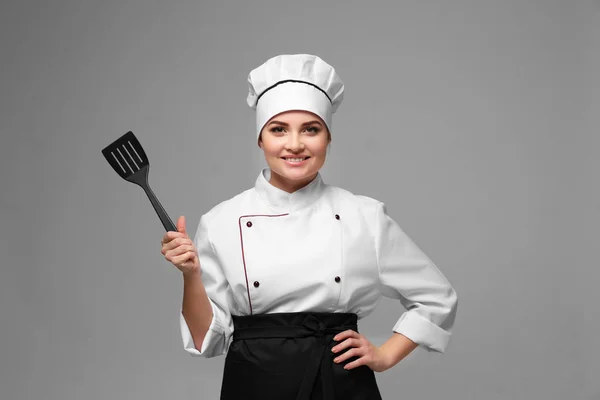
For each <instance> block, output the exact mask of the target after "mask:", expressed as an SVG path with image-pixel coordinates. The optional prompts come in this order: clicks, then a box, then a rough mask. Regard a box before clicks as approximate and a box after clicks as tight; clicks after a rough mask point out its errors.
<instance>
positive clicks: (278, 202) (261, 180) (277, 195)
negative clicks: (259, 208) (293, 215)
mask: <svg viewBox="0 0 600 400" xmlns="http://www.w3.org/2000/svg"><path fill="white" fill-rule="evenodd" d="M269 179H271V169H270V168H268V167H267V168H263V169H262V171H261V172H260V173H259V174H258V178H256V183H255V185H254V188H255V189H256V192H257V193H258V195H259V196H260V197H261V198H262V199H263V200H265V201H266V202H267V203H269V204H270V205H271V206H272V207H273V208H276V209H277V210H279V211H282V212H291V211H296V210H299V209H301V208H303V207H306V206H308V205H310V204H312V203H314V202H315V201H317V199H318V198H319V197H320V196H321V194H323V191H324V190H325V184H324V182H323V179H322V177H321V174H320V173H317V176H316V177H315V179H313V180H312V181H311V182H310V183H309V184H308V185H306V186H304V187H302V188H300V189H298V190H296V191H295V192H293V193H288V192H286V191H285V190H282V189H279V188H278V187H275V186H273V185H272V184H271V183H269Z"/></svg>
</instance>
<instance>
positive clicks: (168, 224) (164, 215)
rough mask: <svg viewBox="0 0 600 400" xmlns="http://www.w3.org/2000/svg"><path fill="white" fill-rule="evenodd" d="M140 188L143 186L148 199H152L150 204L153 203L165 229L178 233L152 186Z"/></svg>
mask: <svg viewBox="0 0 600 400" xmlns="http://www.w3.org/2000/svg"><path fill="white" fill-rule="evenodd" d="M140 186H142V188H143V189H144V192H146V194H147V195H148V198H149V199H150V202H151V203H152V207H154V210H155V211H156V213H157V214H158V218H160V222H162V224H163V226H164V227H165V229H166V230H167V231H173V232H177V227H176V226H175V224H174V223H173V221H171V218H169V215H168V214H167V212H166V211H165V209H164V208H163V206H162V205H161V204H160V201H158V199H157V198H156V195H155V194H154V192H153V191H152V189H150V186H149V185H140Z"/></svg>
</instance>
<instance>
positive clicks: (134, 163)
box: [102, 131, 177, 232]
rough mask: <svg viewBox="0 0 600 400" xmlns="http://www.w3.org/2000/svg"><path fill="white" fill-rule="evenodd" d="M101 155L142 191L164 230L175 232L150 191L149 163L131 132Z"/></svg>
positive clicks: (118, 172)
mask: <svg viewBox="0 0 600 400" xmlns="http://www.w3.org/2000/svg"><path fill="white" fill-rule="evenodd" d="M102 154H103V155H104V158H106V161H108V163H109V164H110V165H111V166H112V167H113V169H114V170H115V171H116V172H117V174H119V176H120V177H121V178H123V179H125V180H126V181H129V182H131V183H135V184H136V185H139V186H141V187H142V189H144V191H145V192H146V194H147V195H148V198H149V199H150V202H151V203H152V206H153V207H154V210H155V211H156V213H157V214H158V218H160V221H161V222H162V224H163V225H164V227H165V229H166V230H167V231H175V232H176V231H177V227H176V226H175V224H173V221H172V220H171V218H169V215H168V214H167V213H166V212H165V210H164V208H163V207H162V205H161V204H160V201H158V199H157V198H156V196H155V195H154V192H152V189H150V185H149V184H148V170H149V169H150V162H149V161H148V157H147V156H146V152H144V149H143V148H142V145H141V144H140V142H139V141H138V140H137V138H136V137H135V135H134V134H133V132H131V131H129V132H127V133H126V134H124V135H123V136H121V137H120V138H118V139H117V140H115V141H114V142H112V143H111V144H109V145H108V146H106V147H105V148H104V149H102Z"/></svg>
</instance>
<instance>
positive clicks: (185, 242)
mask: <svg viewBox="0 0 600 400" xmlns="http://www.w3.org/2000/svg"><path fill="white" fill-rule="evenodd" d="M191 245H192V241H191V240H190V239H189V238H182V237H178V238H175V239H173V240H171V241H170V242H169V243H166V244H165V245H164V246H163V248H164V250H165V251H169V250H172V249H175V248H177V247H179V246H191Z"/></svg>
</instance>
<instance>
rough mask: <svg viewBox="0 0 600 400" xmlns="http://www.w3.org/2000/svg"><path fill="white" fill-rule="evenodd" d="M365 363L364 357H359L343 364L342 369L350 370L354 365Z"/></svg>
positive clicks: (358, 365)
mask: <svg viewBox="0 0 600 400" xmlns="http://www.w3.org/2000/svg"><path fill="white" fill-rule="evenodd" d="M366 364H367V360H366V357H361V358H359V359H358V360H354V361H352V362H349V363H348V364H346V365H344V369H345V370H350V369H354V368H356V367H360V366H361V365H366Z"/></svg>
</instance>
